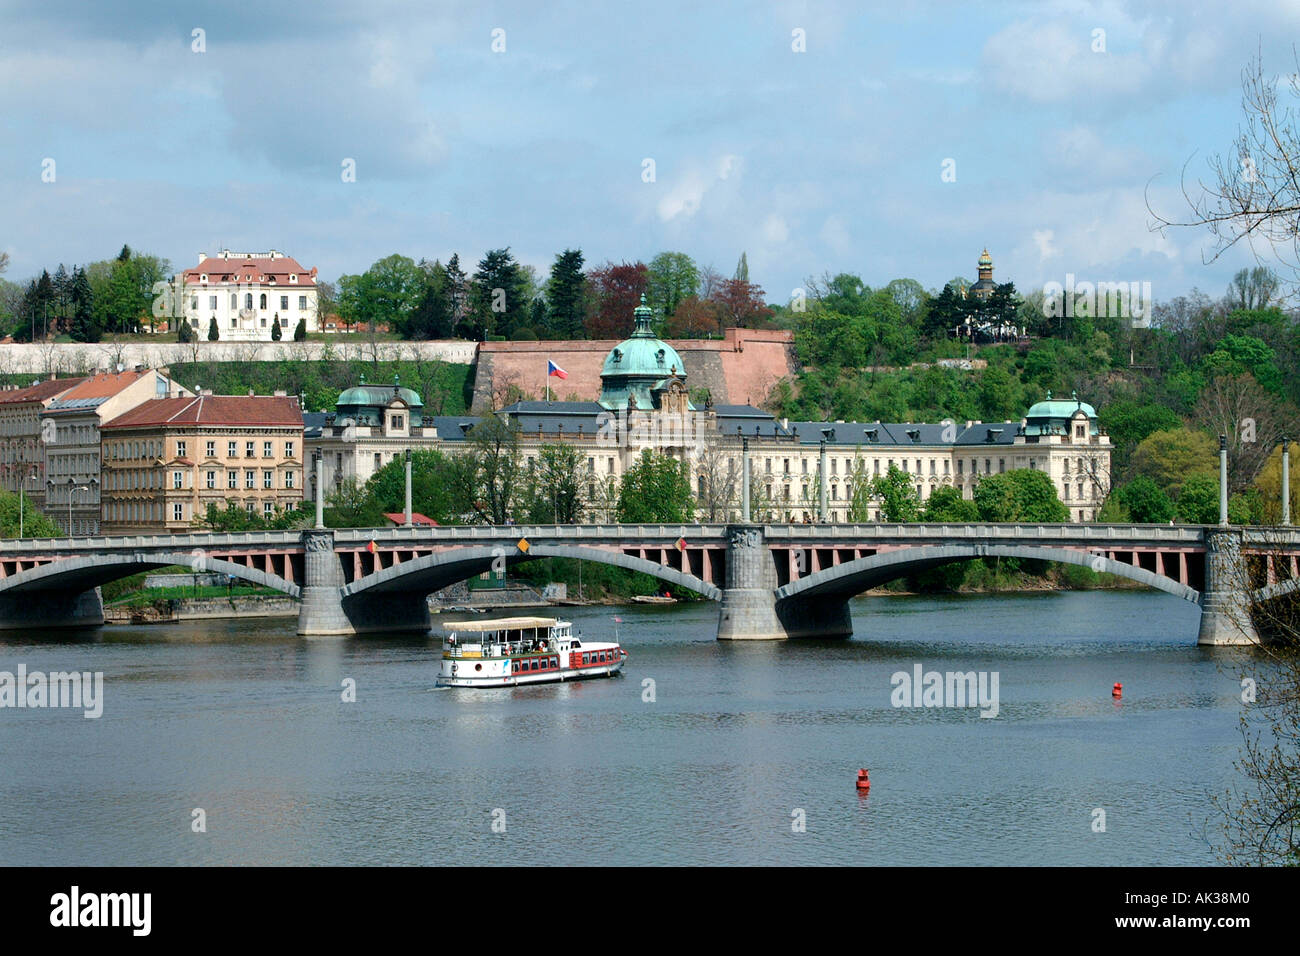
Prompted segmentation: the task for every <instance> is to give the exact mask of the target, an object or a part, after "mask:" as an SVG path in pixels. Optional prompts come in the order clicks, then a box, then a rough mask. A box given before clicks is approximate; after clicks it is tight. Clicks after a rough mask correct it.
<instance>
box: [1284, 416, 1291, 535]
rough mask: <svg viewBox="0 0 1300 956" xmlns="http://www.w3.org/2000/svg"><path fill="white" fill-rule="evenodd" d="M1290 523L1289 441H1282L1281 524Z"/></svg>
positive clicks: (1287, 439) (1285, 439)
mask: <svg viewBox="0 0 1300 956" xmlns="http://www.w3.org/2000/svg"><path fill="white" fill-rule="evenodd" d="M1290 523H1291V440H1290V439H1289V438H1283V439H1282V524H1284V525H1289V524H1290Z"/></svg>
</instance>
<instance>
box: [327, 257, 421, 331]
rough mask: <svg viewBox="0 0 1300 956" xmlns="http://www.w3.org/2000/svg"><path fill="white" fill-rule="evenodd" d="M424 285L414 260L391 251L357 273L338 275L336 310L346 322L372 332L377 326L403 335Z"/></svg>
mask: <svg viewBox="0 0 1300 956" xmlns="http://www.w3.org/2000/svg"><path fill="white" fill-rule="evenodd" d="M423 288H424V278H423V276H422V274H421V273H420V270H419V268H418V267H417V266H416V264H415V261H414V260H413V259H409V258H407V257H406V256H403V255H398V254H396V253H394V254H393V255H391V256H387V257H386V258H383V259H380V260H378V261H377V262H375V263H374V264H373V265H371V266H370V268H369V269H367V270H366V271H365V272H363V273H362V274H361V275H359V276H357V275H345V276H341V277H340V278H339V312H340V314H341V315H343V316H344V318H345V320H346V321H347V322H348V324H349V325H365V326H367V327H368V328H369V329H370V332H371V333H372V334H373V333H374V332H375V331H376V329H377V327H378V326H379V325H387V326H388V327H389V328H390V329H392V330H393V331H394V332H397V333H399V334H403V333H405V331H406V324H407V320H408V319H409V317H410V315H411V312H412V311H413V310H414V308H415V305H416V302H417V301H418V299H419V296H420V294H421V292H422V291H423Z"/></svg>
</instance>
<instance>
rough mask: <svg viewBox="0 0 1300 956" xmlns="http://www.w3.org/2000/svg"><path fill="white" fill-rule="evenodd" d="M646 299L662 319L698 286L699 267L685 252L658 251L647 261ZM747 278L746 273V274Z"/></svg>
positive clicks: (670, 315) (674, 311) (671, 314)
mask: <svg viewBox="0 0 1300 956" xmlns="http://www.w3.org/2000/svg"><path fill="white" fill-rule="evenodd" d="M648 268H649V274H648V275H647V277H646V299H647V301H648V302H649V304H650V306H651V308H653V309H654V310H655V312H656V313H657V314H658V315H661V316H663V317H664V318H665V319H667V318H671V317H672V316H673V315H674V314H675V313H676V312H677V306H678V303H680V302H681V301H682V300H683V299H685V298H686V297H687V296H691V295H694V294H695V293H696V291H697V290H698V289H699V287H700V270H699V267H698V266H696V264H695V260H694V259H692V258H691V257H690V256H688V255H687V254H686V253H684V252H661V253H659V254H658V255H657V256H655V257H654V258H653V259H651V260H650V265H649V267H648ZM746 279H748V276H746Z"/></svg>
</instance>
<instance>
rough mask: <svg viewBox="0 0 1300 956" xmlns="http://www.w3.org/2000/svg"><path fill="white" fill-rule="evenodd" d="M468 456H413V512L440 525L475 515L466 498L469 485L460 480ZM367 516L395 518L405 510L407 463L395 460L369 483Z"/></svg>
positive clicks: (423, 452)
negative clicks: (389, 515)
mask: <svg viewBox="0 0 1300 956" xmlns="http://www.w3.org/2000/svg"><path fill="white" fill-rule="evenodd" d="M468 457H469V456H462V455H451V454H446V453H444V452H442V451H439V450H438V449H419V450H416V451H412V452H411V510H412V511H415V512H418V513H420V514H422V515H425V516H426V517H429V518H432V519H433V520H434V521H436V522H438V523H439V524H459V523H461V522H463V521H464V520H465V516H466V515H468V514H470V513H471V512H472V511H473V502H471V501H470V500H468V498H467V496H466V495H465V489H466V484H467V483H466V482H464V481H463V480H458V476H459V472H460V471H462V470H463V469H464V466H465V464H466V462H465V461H462V459H463V458H468ZM365 493H366V496H367V499H368V508H367V512H366V513H367V514H373V513H379V514H384V513H387V514H393V513H397V512H401V511H404V510H405V509H406V460H405V458H404V457H401V456H395V457H394V458H393V460H392V461H390V462H388V463H387V464H386V465H384V466H383V467H382V468H380V469H379V470H378V471H377V472H375V473H374V474H373V475H372V476H371V477H370V480H369V481H368V482H367V483H366V487H365Z"/></svg>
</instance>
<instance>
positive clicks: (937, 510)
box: [922, 485, 980, 523]
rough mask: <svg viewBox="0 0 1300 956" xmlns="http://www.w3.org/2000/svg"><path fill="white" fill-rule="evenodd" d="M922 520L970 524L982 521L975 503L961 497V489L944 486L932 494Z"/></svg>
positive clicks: (926, 504) (926, 503)
mask: <svg viewBox="0 0 1300 956" xmlns="http://www.w3.org/2000/svg"><path fill="white" fill-rule="evenodd" d="M922 520H924V521H934V522H949V523H956V522H963V523H969V522H972V521H979V520H980V510H979V508H978V507H977V506H976V504H975V502H973V501H969V500H967V499H966V498H963V497H962V496H961V489H960V488H953V487H951V486H948V485H944V486H942V487H939V488H936V489H934V491H932V492H930V497H929V498H927V499H926V502H925V511H924V514H923V516H922Z"/></svg>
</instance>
